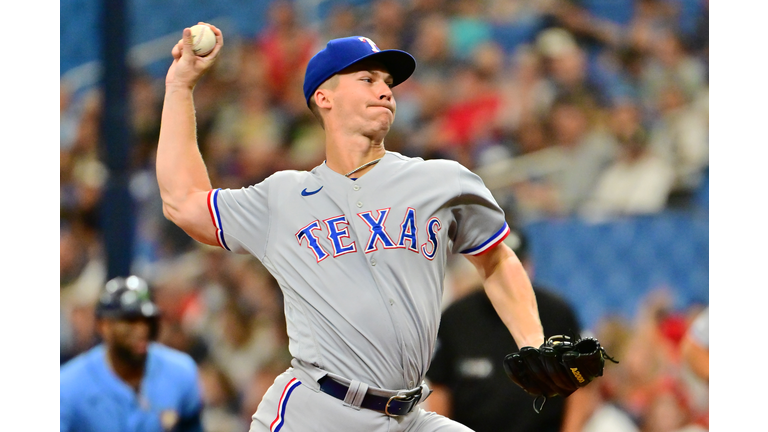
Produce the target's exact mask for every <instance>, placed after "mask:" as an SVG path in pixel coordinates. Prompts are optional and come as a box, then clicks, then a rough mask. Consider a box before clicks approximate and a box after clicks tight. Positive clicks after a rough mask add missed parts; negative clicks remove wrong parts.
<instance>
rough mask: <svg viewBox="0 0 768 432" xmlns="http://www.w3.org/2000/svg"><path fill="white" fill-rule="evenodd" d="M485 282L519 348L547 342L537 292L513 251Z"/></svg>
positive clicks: (495, 306)
mask: <svg viewBox="0 0 768 432" xmlns="http://www.w3.org/2000/svg"><path fill="white" fill-rule="evenodd" d="M483 285H484V287H485V291H486V293H487V295H488V298H490V300H491V303H493V306H494V308H495V309H496V312H497V313H498V314H499V317H500V318H501V320H502V321H503V322H504V324H505V325H506V326H507V328H508V329H509V331H510V333H512V336H513V337H514V338H515V342H517V345H518V347H520V348H522V347H524V346H532V347H539V346H540V345H541V344H542V343H544V331H543V329H542V327H541V320H540V319H539V310H538V307H537V304H536V295H535V294H534V292H533V287H532V286H531V281H530V279H529V278H528V275H527V274H526V272H525V269H524V268H523V265H522V263H520V260H518V259H517V257H516V256H515V255H514V254H512V255H508V256H505V257H503V258H502V259H501V260H500V261H499V263H498V264H497V265H496V266H495V269H494V270H493V272H492V273H490V274H488V275H487V277H486V279H485V282H484V283H483Z"/></svg>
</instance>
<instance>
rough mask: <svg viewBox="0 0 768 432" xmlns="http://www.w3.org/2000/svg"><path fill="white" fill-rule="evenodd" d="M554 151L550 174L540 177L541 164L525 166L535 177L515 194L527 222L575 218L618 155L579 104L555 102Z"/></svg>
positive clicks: (552, 116)
mask: <svg viewBox="0 0 768 432" xmlns="http://www.w3.org/2000/svg"><path fill="white" fill-rule="evenodd" d="M549 129H550V131H551V134H552V139H553V145H552V147H553V151H552V154H550V155H548V159H547V161H548V163H547V166H546V167H544V168H546V171H543V172H541V173H540V174H537V172H538V168H537V167H536V166H535V165H536V164H539V163H540V162H539V161H538V160H532V161H530V163H529V162H528V161H526V162H524V163H525V164H528V165H534V166H527V167H525V170H526V171H529V172H530V173H531V175H537V177H534V178H530V179H528V180H527V181H525V182H522V183H520V184H517V185H515V187H514V192H515V195H516V196H517V198H518V201H519V203H520V210H521V214H522V215H524V216H523V217H524V219H526V220H531V219H537V218H541V217H545V216H564V215H573V214H575V212H576V211H577V210H578V209H579V208H580V207H581V206H582V205H583V204H584V202H586V200H587V199H588V198H589V197H590V195H591V194H592V191H593V189H594V187H595V185H596V183H597V180H598V179H599V177H600V176H601V175H602V173H603V171H604V170H605V168H606V167H607V166H608V165H609V164H610V163H611V162H612V161H613V159H614V155H615V152H616V148H615V144H614V142H613V140H612V139H611V137H610V136H609V135H608V134H607V133H605V132H603V131H602V130H599V129H597V128H596V127H595V126H593V124H592V123H591V122H590V119H589V118H588V115H587V111H586V110H585V109H584V108H583V107H582V105H581V104H579V102H578V100H574V99H572V98H569V97H563V98H560V99H558V100H556V101H555V103H554V104H553V106H552V110H551V113H550V118H549Z"/></svg>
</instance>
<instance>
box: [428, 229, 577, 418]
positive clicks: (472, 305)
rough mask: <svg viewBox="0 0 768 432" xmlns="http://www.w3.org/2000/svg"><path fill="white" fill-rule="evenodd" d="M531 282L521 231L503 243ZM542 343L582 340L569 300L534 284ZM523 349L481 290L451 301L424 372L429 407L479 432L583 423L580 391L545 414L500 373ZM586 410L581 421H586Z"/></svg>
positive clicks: (549, 404)
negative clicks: (565, 337) (570, 337)
mask: <svg viewBox="0 0 768 432" xmlns="http://www.w3.org/2000/svg"><path fill="white" fill-rule="evenodd" d="M505 242H506V243H507V245H508V246H510V248H512V250H513V251H514V252H515V254H517V256H518V258H519V259H520V261H521V262H523V265H524V266H525V267H526V270H527V271H528V274H530V275H531V279H533V272H532V271H533V266H532V263H531V262H530V260H529V259H528V254H527V245H528V243H527V239H526V238H525V236H524V234H523V233H522V232H521V231H519V230H517V231H511V232H510V234H509V236H508V237H507V239H506V240H505ZM533 287H534V291H535V293H536V301H537V304H538V308H539V315H540V316H541V324H542V326H543V328H544V335H545V337H549V336H552V335H556V334H565V335H574V334H576V335H578V334H579V332H580V331H581V328H580V325H579V322H578V319H577V317H576V314H575V312H574V310H573V308H572V307H571V306H570V305H569V304H568V302H567V301H566V300H565V299H563V298H562V297H561V296H559V295H558V294H556V293H555V292H553V291H551V290H549V289H547V288H544V287H541V286H539V285H537V284H536V282H535V281H534V283H533ZM516 351H518V347H517V345H516V344H515V341H514V339H513V338H512V337H511V336H510V335H509V331H508V330H506V327H505V326H504V323H503V322H502V321H501V319H499V317H498V315H497V314H496V311H495V310H494V308H493V305H492V304H491V302H490V300H489V299H488V297H487V296H486V294H485V292H484V291H483V290H481V289H478V290H473V291H472V292H471V293H470V294H467V295H466V296H464V297H462V298H460V299H458V300H456V301H455V302H453V303H452V304H451V305H450V306H449V307H448V308H447V309H446V310H445V311H444V313H443V316H442V320H441V322H440V329H439V331H438V336H437V347H436V350H435V356H434V358H433V360H432V363H431V365H430V368H429V371H428V372H427V379H428V380H429V383H430V386H431V387H432V388H433V393H432V395H431V396H430V398H429V408H430V409H431V410H434V411H435V412H437V413H438V414H442V415H444V416H446V417H449V418H451V419H453V420H456V421H458V422H460V423H463V424H464V425H466V426H468V427H470V428H472V429H473V430H475V431H477V432H483V431H493V432H534V431H535V432H565V431H577V430H580V426H581V425H582V424H583V422H584V421H585V420H586V415H588V413H587V412H586V410H579V409H578V406H579V404H584V403H585V402H584V401H583V399H584V398H583V397H582V396H584V397H586V395H580V394H579V393H581V392H578V391H577V392H575V393H573V394H572V395H571V396H569V397H568V398H562V397H555V398H551V399H549V400H547V402H546V404H545V406H544V408H543V410H542V412H541V413H540V414H537V413H536V412H535V411H534V409H533V399H534V398H533V396H530V395H528V394H527V393H525V391H523V390H522V389H521V388H520V387H518V386H517V385H515V384H514V383H513V382H512V381H511V380H510V379H509V378H508V377H507V375H506V373H505V372H504V368H503V359H504V357H505V356H506V355H507V354H509V353H512V352H516ZM582 412H583V414H584V415H581V413H582Z"/></svg>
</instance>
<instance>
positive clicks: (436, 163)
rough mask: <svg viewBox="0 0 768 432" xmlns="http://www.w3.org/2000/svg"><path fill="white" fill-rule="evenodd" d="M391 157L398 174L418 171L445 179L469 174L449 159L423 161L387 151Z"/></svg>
mask: <svg viewBox="0 0 768 432" xmlns="http://www.w3.org/2000/svg"><path fill="white" fill-rule="evenodd" d="M387 155H388V156H391V157H390V158H389V159H390V162H389V163H390V164H392V165H393V166H394V167H395V168H396V169H397V171H398V172H410V171H411V170H414V171H417V172H418V173H419V174H422V175H423V174H428V175H429V176H430V177H432V178H434V177H438V178H443V179H448V178H457V176H459V174H460V173H461V172H462V171H466V172H469V170H467V168H465V167H464V166H463V165H461V164H460V163H458V162H456V161H454V160H449V159H422V158H420V157H409V156H405V155H402V154H400V153H398V152H393V151H387Z"/></svg>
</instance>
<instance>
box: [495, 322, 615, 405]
mask: <svg viewBox="0 0 768 432" xmlns="http://www.w3.org/2000/svg"><path fill="white" fill-rule="evenodd" d="M605 359H608V360H610V361H612V362H614V363H618V362H617V361H616V360H614V359H613V358H611V357H609V356H608V354H607V353H606V352H605V348H603V347H601V346H600V342H598V341H597V339H595V338H591V337H589V338H583V339H579V340H578V341H576V342H573V340H572V339H571V338H570V337H568V336H563V335H558V336H552V337H550V338H549V339H547V341H546V342H545V343H543V344H542V345H541V346H540V347H539V348H538V349H537V348H533V347H523V348H522V349H521V350H520V351H518V352H516V353H512V354H509V355H507V356H506V357H505V358H504V370H505V371H506V372H507V375H508V376H509V378H510V379H512V381H514V382H515V384H517V385H519V386H520V387H521V388H522V389H523V390H525V391H526V392H527V393H528V394H530V395H532V396H536V398H535V399H534V401H533V409H534V410H535V411H536V412H540V411H541V408H543V407H544V403H545V402H546V401H547V398H550V397H554V396H558V395H560V396H563V397H567V396H569V395H570V394H571V393H573V392H574V391H576V390H578V389H579V388H581V387H584V386H586V385H587V384H589V383H590V382H592V380H594V379H595V378H597V377H599V376H602V375H603V367H604V366H605ZM539 398H543V401H542V402H541V405H540V406H539V407H538V408H537V407H536V401H537V400H538V399H539Z"/></svg>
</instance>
